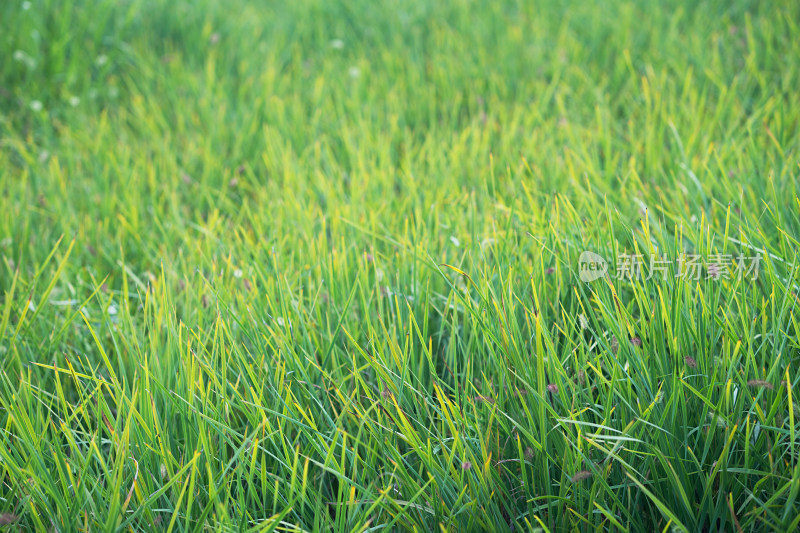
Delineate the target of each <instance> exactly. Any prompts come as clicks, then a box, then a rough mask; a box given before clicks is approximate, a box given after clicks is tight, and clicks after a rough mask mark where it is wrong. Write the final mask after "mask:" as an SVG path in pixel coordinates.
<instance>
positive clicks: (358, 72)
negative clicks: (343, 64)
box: [347, 67, 361, 78]
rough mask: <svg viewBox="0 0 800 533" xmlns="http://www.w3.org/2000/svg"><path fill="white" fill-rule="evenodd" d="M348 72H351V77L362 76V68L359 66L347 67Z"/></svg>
mask: <svg viewBox="0 0 800 533" xmlns="http://www.w3.org/2000/svg"><path fill="white" fill-rule="evenodd" d="M347 73H348V74H350V77H351V78H357V77H359V76H361V69H360V68H358V67H350V68H349V69H347Z"/></svg>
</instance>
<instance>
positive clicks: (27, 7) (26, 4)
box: [22, 2, 31, 11]
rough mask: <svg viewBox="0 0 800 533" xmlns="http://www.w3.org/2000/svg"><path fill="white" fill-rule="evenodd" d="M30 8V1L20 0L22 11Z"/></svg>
mask: <svg viewBox="0 0 800 533" xmlns="http://www.w3.org/2000/svg"><path fill="white" fill-rule="evenodd" d="M30 8H31V3H30V2H22V10H23V11H27V10H29V9H30Z"/></svg>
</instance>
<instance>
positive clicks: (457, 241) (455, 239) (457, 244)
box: [450, 235, 461, 247]
mask: <svg viewBox="0 0 800 533" xmlns="http://www.w3.org/2000/svg"><path fill="white" fill-rule="evenodd" d="M450 242H452V243H453V245H454V246H456V247H458V246H461V241H459V240H458V238H457V237H456V236H455V235H451V236H450Z"/></svg>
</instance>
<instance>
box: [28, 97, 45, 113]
mask: <svg viewBox="0 0 800 533" xmlns="http://www.w3.org/2000/svg"><path fill="white" fill-rule="evenodd" d="M31 109H32V110H33V111H35V112H36V113H38V112H39V111H41V110H42V109H44V106H43V105H42V103H41V102H40V101H39V100H32V101H31Z"/></svg>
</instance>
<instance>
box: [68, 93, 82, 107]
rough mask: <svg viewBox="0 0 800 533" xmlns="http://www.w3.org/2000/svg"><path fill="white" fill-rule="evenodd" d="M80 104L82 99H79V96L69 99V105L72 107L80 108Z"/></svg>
mask: <svg viewBox="0 0 800 533" xmlns="http://www.w3.org/2000/svg"><path fill="white" fill-rule="evenodd" d="M80 103H81V99H80V98H78V97H77V96H71V97H70V99H69V105H71V106H72V107H78V106H79V105H80Z"/></svg>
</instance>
